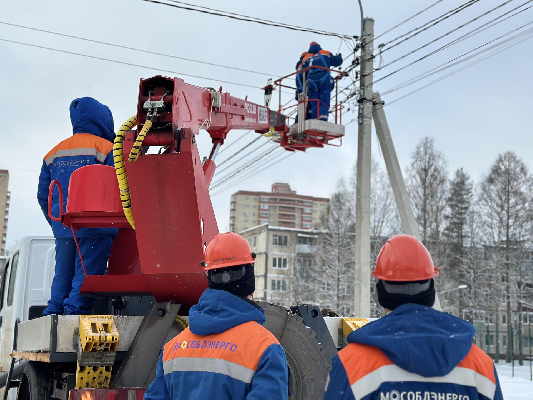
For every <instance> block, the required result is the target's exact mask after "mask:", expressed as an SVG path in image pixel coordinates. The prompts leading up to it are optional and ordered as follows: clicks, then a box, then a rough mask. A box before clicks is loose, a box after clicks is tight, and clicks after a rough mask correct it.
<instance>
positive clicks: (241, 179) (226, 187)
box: [211, 151, 296, 197]
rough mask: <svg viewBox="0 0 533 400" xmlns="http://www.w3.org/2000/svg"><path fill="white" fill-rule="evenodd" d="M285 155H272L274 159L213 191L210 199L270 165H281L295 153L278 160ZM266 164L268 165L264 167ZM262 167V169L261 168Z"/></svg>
mask: <svg viewBox="0 0 533 400" xmlns="http://www.w3.org/2000/svg"><path fill="white" fill-rule="evenodd" d="M283 154H285V151H281V152H279V153H276V154H274V157H270V158H269V159H267V160H264V161H263V162H262V163H260V164H258V165H257V166H256V167H255V168H253V169H252V170H250V171H249V172H248V173H247V174H245V175H243V176H242V177H240V178H239V179H238V180H237V181H235V182H233V183H230V184H228V185H226V186H223V187H222V188H219V189H218V190H216V191H215V193H213V194H212V195H211V197H214V196H217V195H219V194H220V193H223V192H225V191H226V190H228V189H230V188H232V187H233V186H236V185H238V184H240V183H242V182H244V181H245V180H247V179H249V178H250V177H252V176H255V175H257V174H260V173H261V172H263V171H264V170H266V169H268V168H270V167H271V166H272V165H274V164H279V163H281V162H282V161H283V160H285V159H286V158H288V157H290V156H293V155H295V154H296V153H294V152H291V153H290V154H287V155H286V156H285V157H283V158H281V159H279V156H281V155H283ZM266 164H268V165H266ZM261 167H263V168H261ZM259 168H260V169H259Z"/></svg>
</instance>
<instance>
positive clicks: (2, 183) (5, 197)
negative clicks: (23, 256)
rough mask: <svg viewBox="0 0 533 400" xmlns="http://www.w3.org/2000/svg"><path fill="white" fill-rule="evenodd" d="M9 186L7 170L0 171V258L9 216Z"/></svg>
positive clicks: (4, 250)
mask: <svg viewBox="0 0 533 400" xmlns="http://www.w3.org/2000/svg"><path fill="white" fill-rule="evenodd" d="M8 185H9V171H8V170H7V169H0V216H3V217H4V218H3V223H2V224H0V238H2V241H1V242H0V256H3V255H5V254H6V236H7V220H8V215H9V201H10V193H9V191H8Z"/></svg>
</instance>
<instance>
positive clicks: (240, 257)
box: [201, 232, 255, 271]
mask: <svg viewBox="0 0 533 400" xmlns="http://www.w3.org/2000/svg"><path fill="white" fill-rule="evenodd" d="M254 262H255V253H253V252H252V249H251V248H250V244H249V243H248V241H247V240H246V239H245V238H243V237H242V236H239V235H237V234H236V233H233V232H226V233H219V234H218V235H216V236H215V237H214V238H213V240H211V241H210V242H209V244H208V245H207V248H206V249H205V260H204V261H202V263H201V264H202V267H204V271H209V270H211V269H217V268H227V267H232V266H234V265H243V264H253V263H254Z"/></svg>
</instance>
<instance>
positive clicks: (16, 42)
mask: <svg viewBox="0 0 533 400" xmlns="http://www.w3.org/2000/svg"><path fill="white" fill-rule="evenodd" d="M0 41H2V42H7V43H13V44H19V45H23V46H28V47H35V48H38V49H43V50H50V51H55V52H58V53H65V54H70V55H75V56H79V57H85V58H90V59H93V60H100V61H107V62H111V63H115V64H120V65H128V66H130V67H137V68H144V69H151V70H154V71H160V72H168V73H171V74H176V75H178V76H179V75H181V76H189V77H191V78H197V79H204V80H208V81H211V82H213V81H217V82H220V83H228V84H230V85H236V86H243V87H249V88H252V89H263V88H262V87H259V86H253V85H247V84H245V83H239V82H232V81H227V80H222V79H216V78H207V77H205V76H200V75H193V74H186V73H184V72H178V71H173V70H169V69H163V68H158V67H151V66H148V65H141V64H135V63H130V62H126V61H118V60H112V59H110V58H105V57H98V56H92V55H89V54H83V53H76V52H74V51H68V50H61V49H56V48H53V47H47V46H40V45H37V44H31V43H25V42H19V41H16V40H9V39H2V38H0ZM282 93H283V94H290V95H291V96H292V93H290V92H285V91H282Z"/></svg>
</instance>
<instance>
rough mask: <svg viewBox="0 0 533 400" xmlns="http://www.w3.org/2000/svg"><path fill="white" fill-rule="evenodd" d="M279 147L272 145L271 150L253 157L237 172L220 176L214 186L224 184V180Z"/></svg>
mask: <svg viewBox="0 0 533 400" xmlns="http://www.w3.org/2000/svg"><path fill="white" fill-rule="evenodd" d="M277 148H278V147H272V148H271V149H270V150H267V151H265V152H263V153H261V154H259V155H258V156H256V157H254V158H253V159H251V160H250V161H248V162H247V163H246V164H245V165H244V166H242V167H241V168H240V169H238V170H236V171H235V172H233V173H230V174H228V175H226V176H224V177H222V178H220V179H219V180H218V181H217V182H216V183H215V184H214V185H212V188H213V189H214V188H216V187H217V186H220V185H221V184H223V183H224V182H226V181H228V180H229V179H231V178H232V177H234V176H235V175H237V174H238V173H240V172H242V171H243V170H245V169H246V168H248V167H249V166H250V165H252V164H253V163H254V162H257V161H259V160H261V159H262V158H264V157H266V156H267V155H269V154H270V153H272V152H273V151H274V150H276V149H277Z"/></svg>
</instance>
